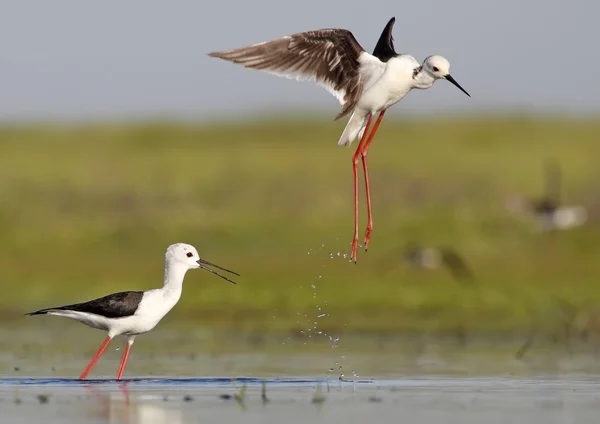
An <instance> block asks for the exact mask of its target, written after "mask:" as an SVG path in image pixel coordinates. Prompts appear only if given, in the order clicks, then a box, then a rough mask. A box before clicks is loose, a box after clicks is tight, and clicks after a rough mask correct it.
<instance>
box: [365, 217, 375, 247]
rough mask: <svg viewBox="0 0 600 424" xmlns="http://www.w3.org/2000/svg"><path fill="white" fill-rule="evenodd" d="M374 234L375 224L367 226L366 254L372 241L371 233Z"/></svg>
mask: <svg viewBox="0 0 600 424" xmlns="http://www.w3.org/2000/svg"><path fill="white" fill-rule="evenodd" d="M372 232H373V224H371V225H367V230H366V231H365V242H364V246H365V252H366V251H367V249H368V248H369V242H370V241H371V233H372Z"/></svg>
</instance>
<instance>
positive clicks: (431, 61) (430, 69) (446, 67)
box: [423, 55, 471, 97]
mask: <svg viewBox="0 0 600 424" xmlns="http://www.w3.org/2000/svg"><path fill="white" fill-rule="evenodd" d="M423 72H425V73H427V74H428V75H429V76H431V77H432V78H433V79H434V80H438V79H445V80H447V81H450V82H451V83H452V84H454V85H455V86H456V87H458V88H459V89H460V90H461V91H462V92H463V93H465V94H466V95H467V96H469V97H471V95H470V94H469V93H467V92H466V91H465V89H464V88H462V87H461V86H460V85H459V84H458V82H456V80H455V79H454V78H452V76H451V75H450V62H448V59H446V58H445V57H443V56H438V55H433V56H429V57H428V58H427V59H425V61H424V62H423Z"/></svg>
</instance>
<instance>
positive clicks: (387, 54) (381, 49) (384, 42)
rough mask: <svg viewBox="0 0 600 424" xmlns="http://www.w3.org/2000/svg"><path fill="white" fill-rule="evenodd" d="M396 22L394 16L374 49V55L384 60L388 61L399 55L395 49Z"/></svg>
mask: <svg viewBox="0 0 600 424" xmlns="http://www.w3.org/2000/svg"><path fill="white" fill-rule="evenodd" d="M394 22H396V18H395V17H392V19H390V21H389V22H388V23H387V25H386V26H385V28H384V29H383V32H382V33H381V36H380V37H379V41H377V44H376V45H375V49H374V50H373V56H375V57H376V58H377V59H379V60H381V61H382V62H387V61H388V60H390V59H391V58H392V57H396V56H398V53H396V50H394V37H393V36H392V28H393V27H394Z"/></svg>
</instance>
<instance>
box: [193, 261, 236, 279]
mask: <svg viewBox="0 0 600 424" xmlns="http://www.w3.org/2000/svg"><path fill="white" fill-rule="evenodd" d="M198 265H199V266H200V268H202V269H203V270H205V271H208V272H210V273H211V274H215V275H216V276H217V277H221V278H222V279H223V280H226V281H229V282H230V283H231V284H236V282H235V281H233V280H230V279H229V278H227V277H225V276H224V275H221V274H219V273H218V272H217V271H215V270H214V269H212V268H209V267H213V268H216V269H220V270H221V271H225V272H228V273H230V274H233V275H237V276H238V277H239V276H240V274H238V273H237V272H234V271H231V270H229V269H227V268H223V267H220V266H219V265H215V264H213V263H210V262H208V261H205V260H204V259H198Z"/></svg>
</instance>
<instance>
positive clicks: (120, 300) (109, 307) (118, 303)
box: [27, 291, 144, 318]
mask: <svg viewBox="0 0 600 424" xmlns="http://www.w3.org/2000/svg"><path fill="white" fill-rule="evenodd" d="M143 296H144V292H142V291H126V292H120V293H113V294H109V295H108V296H104V297H101V298H98V299H94V300H90V301H89V302H83V303H74V304H72V305H65V306H57V307H54V308H46V309H40V310H39V311H35V312H30V313H28V314H27V315H43V314H47V313H48V312H52V311H76V312H87V313H90V314H96V315H101V316H104V317H107V318H121V317H127V316H131V315H133V314H134V313H135V311H136V309H137V307H138V305H139V303H140V301H141V300H142V297H143Z"/></svg>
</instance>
